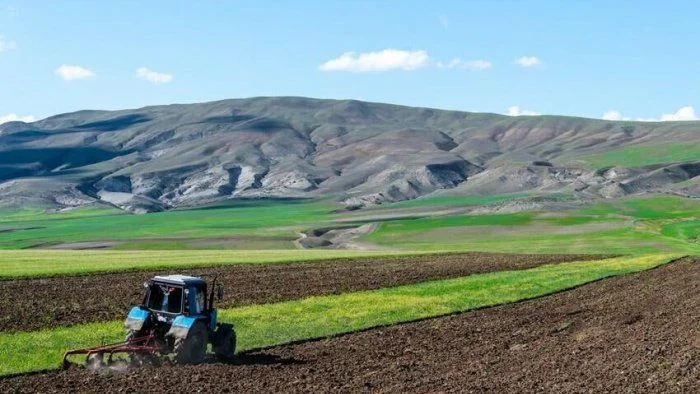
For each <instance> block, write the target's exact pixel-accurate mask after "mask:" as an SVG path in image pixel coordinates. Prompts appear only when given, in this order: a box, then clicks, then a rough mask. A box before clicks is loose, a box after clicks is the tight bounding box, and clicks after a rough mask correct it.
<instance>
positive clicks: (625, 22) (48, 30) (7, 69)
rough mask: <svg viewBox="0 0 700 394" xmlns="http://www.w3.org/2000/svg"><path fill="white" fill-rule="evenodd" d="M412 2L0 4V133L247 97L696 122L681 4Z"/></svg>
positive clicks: (697, 95) (693, 53) (694, 59)
mask: <svg viewBox="0 0 700 394" xmlns="http://www.w3.org/2000/svg"><path fill="white" fill-rule="evenodd" d="M418 3H419V2H407V1H359V0H354V1H330V0H326V1H284V2H283V1H274V2H273V1H262V0H258V1H242V0H240V1H209V2H206V1H204V2H192V1H182V2H178V1H173V0H169V1H118V0H115V1H60V2H59V1H22V0H14V1H6V0H0V37H2V38H1V39H0V93H1V94H0V121H2V120H3V119H4V120H8V119H15V118H25V119H31V117H33V118H41V117H46V116H49V115H53V114H56V113H62V112H67V111H74V110H80V109H87V108H89V109H122V108H134V107H140V106H144V105H151V104H168V103H176V102H177V103H184V102H199V101H208V100H217V99H224V98H236V97H250V96H259V95H297V96H310V97H322V98H354V99H360V100H368V101H379V102H390V103H398V104H406V105H413V106H425V107H436V108H446V109H456V110H465V111H485V112H497V113H509V112H510V113H511V114H532V113H545V114H563V115H576V116H586V117H596V118H600V117H603V114H604V113H607V115H606V117H608V118H611V119H617V118H630V119H662V118H663V119H665V120H672V119H694V118H695V117H696V116H695V110H694V108H693V106H695V107H697V108H698V109H699V110H700V107H698V106H700V72H699V71H700V51H698V50H697V44H698V42H700V27H699V26H700V25H699V24H698V23H697V13H696V9H697V5H696V4H695V3H694V2H691V1H664V2H641V1H615V2H613V1H586V2H584V1H503V0H495V1H435V0H433V1H429V2H420V3H421V4H418ZM514 107H517V108H514Z"/></svg>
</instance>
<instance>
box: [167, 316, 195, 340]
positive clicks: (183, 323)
mask: <svg viewBox="0 0 700 394" xmlns="http://www.w3.org/2000/svg"><path fill="white" fill-rule="evenodd" d="M198 320H199V316H184V315H180V316H178V317H176V318H175V320H173V324H172V325H171V326H170V330H168V333H167V334H165V336H168V337H173V338H187V334H188V333H189V332H190V328H192V327H193V326H194V324H195V323H196V322H197V321H198Z"/></svg>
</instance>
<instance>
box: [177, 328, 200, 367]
mask: <svg viewBox="0 0 700 394" xmlns="http://www.w3.org/2000/svg"><path fill="white" fill-rule="evenodd" d="M207 336H208V334H207V327H206V326H205V325H204V324H203V323H195V325H194V326H192V328H190V331H189V332H188V333H187V337H185V338H177V339H175V344H174V349H173V350H174V351H175V360H176V361H177V363H178V364H201V363H202V362H204V356H205V355H206V353H207V343H208V338H207Z"/></svg>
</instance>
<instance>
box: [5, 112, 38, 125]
mask: <svg viewBox="0 0 700 394" xmlns="http://www.w3.org/2000/svg"><path fill="white" fill-rule="evenodd" d="M35 120H36V118H35V117H34V116H31V115H27V116H20V115H17V114H7V115H0V124H3V123H7V122H34V121H35Z"/></svg>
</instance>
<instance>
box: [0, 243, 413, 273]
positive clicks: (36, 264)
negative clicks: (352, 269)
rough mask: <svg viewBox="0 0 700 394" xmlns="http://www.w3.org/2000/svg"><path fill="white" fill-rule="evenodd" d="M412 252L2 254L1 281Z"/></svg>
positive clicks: (262, 251) (207, 251)
mask: <svg viewBox="0 0 700 394" xmlns="http://www.w3.org/2000/svg"><path fill="white" fill-rule="evenodd" d="M418 253H421V252H410V251H359V250H326V249H320V250H318V249H317V250H308V249H297V250H155V251H154V250H123V251H122V250H83V251H79V250H2V251H0V280H2V279H9V278H16V277H42V276H55V275H69V274H85V273H95V272H117V271H128V270H137V269H138V270H146V269H162V268H177V267H181V268H184V267H186V268H190V267H202V266H218V265H231V264H272V263H292V262H304V261H314V260H332V259H346V258H362V257H379V256H399V255H409V254H418Z"/></svg>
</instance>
